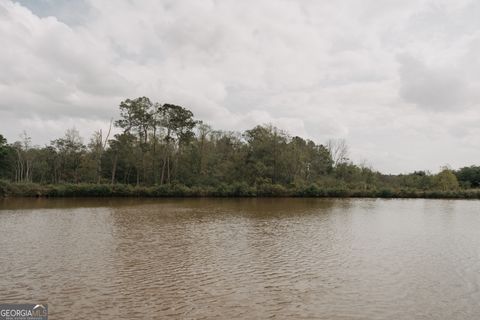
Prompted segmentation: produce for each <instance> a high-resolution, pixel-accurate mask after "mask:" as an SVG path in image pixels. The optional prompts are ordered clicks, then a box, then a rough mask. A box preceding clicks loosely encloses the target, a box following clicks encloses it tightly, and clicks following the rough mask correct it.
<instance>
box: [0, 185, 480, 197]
mask: <svg viewBox="0 0 480 320" xmlns="http://www.w3.org/2000/svg"><path fill="white" fill-rule="evenodd" d="M0 197H338V198H344V197H357V198H431V199H480V189H468V190H466V189H459V190H454V191H440V190H416V189H370V190H352V189H345V188H320V187H318V186H316V185H308V186H300V187H291V188H286V187H284V186H282V185H276V184H265V185H259V186H256V187H252V186H248V185H246V184H233V185H223V184H221V185H219V186H217V187H187V186H184V185H180V184H175V185H161V186H133V185H124V184H115V185H110V184H57V185H42V184H36V183H21V184H20V183H10V182H6V181H0Z"/></svg>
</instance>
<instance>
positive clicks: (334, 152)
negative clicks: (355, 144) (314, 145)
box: [327, 139, 349, 167]
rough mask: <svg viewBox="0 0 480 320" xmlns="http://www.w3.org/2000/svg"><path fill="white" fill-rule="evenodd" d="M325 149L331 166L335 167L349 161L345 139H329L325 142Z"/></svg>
mask: <svg viewBox="0 0 480 320" xmlns="http://www.w3.org/2000/svg"><path fill="white" fill-rule="evenodd" d="M327 149H328V151H329V152H330V155H331V156H332V160H333V165H334V166H335V167H336V166H338V165H339V164H341V163H345V162H347V161H348V160H349V159H348V157H349V151H348V145H347V141H346V140H345V139H330V140H328V141H327Z"/></svg>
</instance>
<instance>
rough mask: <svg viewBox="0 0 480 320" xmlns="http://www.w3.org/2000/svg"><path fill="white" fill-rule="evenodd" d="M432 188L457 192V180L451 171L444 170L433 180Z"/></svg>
mask: <svg viewBox="0 0 480 320" xmlns="http://www.w3.org/2000/svg"><path fill="white" fill-rule="evenodd" d="M433 186H434V188H436V189H438V190H442V191H450V190H457V189H458V188H459V184H458V180H457V177H456V176H455V174H454V173H453V172H452V170H449V169H447V168H444V169H443V170H442V171H440V173H438V174H437V175H436V176H435V177H434V178H433Z"/></svg>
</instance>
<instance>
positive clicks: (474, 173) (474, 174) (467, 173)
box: [455, 166, 480, 188]
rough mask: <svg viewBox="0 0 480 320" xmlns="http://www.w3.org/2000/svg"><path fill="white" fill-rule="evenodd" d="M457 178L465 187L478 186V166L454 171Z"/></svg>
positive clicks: (479, 170)
mask: <svg viewBox="0 0 480 320" xmlns="http://www.w3.org/2000/svg"><path fill="white" fill-rule="evenodd" d="M455 175H456V176H457V179H458V181H459V182H460V183H462V184H463V185H464V186H466V187H471V188H479V187H480V166H470V167H464V168H461V169H460V170H458V171H457V172H455Z"/></svg>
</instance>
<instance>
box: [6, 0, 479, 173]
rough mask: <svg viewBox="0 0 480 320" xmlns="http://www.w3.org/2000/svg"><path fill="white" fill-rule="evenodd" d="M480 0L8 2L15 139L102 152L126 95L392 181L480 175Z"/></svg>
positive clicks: (9, 126) (9, 102) (10, 119)
mask: <svg viewBox="0 0 480 320" xmlns="http://www.w3.org/2000/svg"><path fill="white" fill-rule="evenodd" d="M478 17H480V1H475V0H473V1H471V0H468V1H467V0H456V1H451V0H450V1H425V0H362V1H358V0H336V1H319V0H242V1H238V0H110V1H104V0H76V1H69V0H55V1H54V0H21V1H17V2H16V1H10V0H0V43H1V46H0V47H1V48H2V49H1V50H0V134H3V135H4V136H5V137H6V138H7V139H8V140H9V141H10V142H13V141H15V140H18V139H19V135H20V134H21V133H22V132H23V130H25V131H26V132H27V134H28V135H30V136H31V137H32V141H33V143H35V144H37V145H44V144H48V143H49V141H50V140H53V139H55V138H58V137H60V136H62V135H63V134H64V132H65V130H66V129H69V128H72V127H75V128H77V129H78V130H79V131H80V133H81V134H82V135H83V136H84V137H85V141H88V137H89V136H90V135H91V134H92V133H93V132H94V131H95V130H99V129H103V130H104V131H105V130H107V129H108V124H109V121H110V119H111V118H117V117H118V105H119V103H120V101H122V100H125V99H126V98H135V97H139V96H147V97H150V98H151V99H152V100H153V101H157V102H160V103H173V104H178V105H182V106H185V107H187V108H189V109H191V110H192V111H193V113H194V114H195V117H196V118H197V119H201V120H203V121H204V122H206V123H208V124H210V125H211V126H212V127H214V128H216V129H223V130H238V131H242V130H246V129H249V128H252V127H254V126H255V125H258V124H273V125H275V126H277V127H279V128H282V129H285V130H287V131H288V132H289V133H290V134H291V135H292V136H293V135H299V136H302V137H305V138H309V139H312V140H314V141H315V142H317V143H325V142H326V141H327V140H328V139H332V138H342V139H346V141H347V143H348V145H349V146H350V158H351V159H352V160H353V161H354V162H356V163H364V164H366V165H369V166H371V167H372V168H373V169H376V170H380V171H382V172H385V173H407V172H412V171H414V170H430V171H431V172H438V171H439V169H440V167H441V166H444V165H449V166H451V167H452V168H459V167H462V166H467V165H472V164H477V165H478V164H480V126H479V124H480V19H479V18H478Z"/></svg>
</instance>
